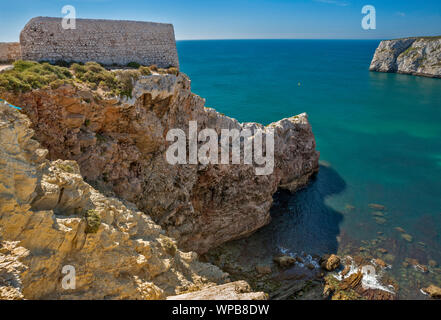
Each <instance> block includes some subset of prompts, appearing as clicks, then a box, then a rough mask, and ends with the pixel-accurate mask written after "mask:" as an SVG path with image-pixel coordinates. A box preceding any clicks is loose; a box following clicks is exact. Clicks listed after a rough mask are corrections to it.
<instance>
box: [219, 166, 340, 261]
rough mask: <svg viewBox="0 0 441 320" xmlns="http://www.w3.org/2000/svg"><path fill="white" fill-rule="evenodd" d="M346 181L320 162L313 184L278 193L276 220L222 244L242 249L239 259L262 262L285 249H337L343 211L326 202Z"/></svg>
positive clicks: (274, 209) (316, 251)
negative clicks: (294, 190)
mask: <svg viewBox="0 0 441 320" xmlns="http://www.w3.org/2000/svg"><path fill="white" fill-rule="evenodd" d="M345 188H346V183H345V182H344V180H343V179H342V178H341V177H340V175H339V174H338V173H337V172H336V171H335V170H334V169H332V168H330V167H326V166H320V170H319V172H318V174H317V175H316V176H315V177H314V178H313V179H312V180H311V182H310V184H309V185H308V186H307V187H305V188H304V189H302V190H299V191H298V192H296V193H294V194H293V193H290V192H287V191H279V192H277V193H276V194H275V195H274V204H273V206H272V208H271V216H272V221H271V222H270V224H268V225H267V226H265V227H263V228H261V229H260V230H258V231H257V232H255V233H254V234H252V235H251V236H249V237H247V238H244V239H239V240H234V241H231V242H229V243H227V244H224V245H222V246H221V247H223V248H224V249H227V250H239V252H240V253H239V252H238V253H239V255H238V256H237V259H238V262H239V263H244V264H250V263H251V264H253V263H256V264H259V263H265V262H269V261H271V260H272V257H274V256H276V255H280V254H282V253H292V254H294V253H297V254H300V253H302V252H304V253H307V254H311V255H314V254H315V255H322V254H325V253H335V252H337V249H338V242H337V236H338V235H339V233H340V227H339V225H340V223H341V222H342V220H343V215H342V214H341V213H339V212H337V211H335V210H333V209H332V208H330V207H329V206H327V205H326V198H327V197H329V196H332V195H336V194H338V193H340V192H342V191H343V190H344V189H345Z"/></svg>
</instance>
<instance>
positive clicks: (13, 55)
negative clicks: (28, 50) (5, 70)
mask: <svg viewBox="0 0 441 320" xmlns="http://www.w3.org/2000/svg"><path fill="white" fill-rule="evenodd" d="M18 59H21V49H20V43H18V42H0V63H10V62H12V61H15V60H18Z"/></svg>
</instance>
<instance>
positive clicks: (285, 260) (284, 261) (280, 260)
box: [274, 256, 297, 268]
mask: <svg viewBox="0 0 441 320" xmlns="http://www.w3.org/2000/svg"><path fill="white" fill-rule="evenodd" d="M296 261H297V259H296V258H293V257H290V256H281V257H276V258H274V262H275V263H277V264H278V265H279V266H280V267H282V268H288V267H290V266H292V265H294V264H295V263H296Z"/></svg>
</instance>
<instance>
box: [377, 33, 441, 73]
mask: <svg viewBox="0 0 441 320" xmlns="http://www.w3.org/2000/svg"><path fill="white" fill-rule="evenodd" d="M369 69H370V70H371V71H380V72H397V73H405V74H412V75H418V76H426V77H434V78H441V37H421V38H406V39H397V40H387V41H381V43H380V45H379V46H378V48H377V50H376V51H375V55H374V58H373V59H372V62H371V65H370V68H369Z"/></svg>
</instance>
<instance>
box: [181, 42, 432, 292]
mask: <svg viewBox="0 0 441 320" xmlns="http://www.w3.org/2000/svg"><path fill="white" fill-rule="evenodd" d="M378 43H379V41H356V40H354V41H352V40H351V41H349V40H347V41H339V40H243V41H242V40H232V41H180V42H178V52H179V57H180V61H181V69H182V71H183V72H185V73H187V74H188V75H189V76H190V78H191V80H192V89H193V92H195V93H197V94H199V95H200V96H202V97H204V98H206V100H207V103H206V105H207V106H209V107H213V108H215V109H216V110H218V111H219V112H222V113H225V114H226V115H228V116H230V117H233V118H236V119H238V120H239V121H257V122H261V123H263V124H268V123H271V122H273V121H277V120H279V119H282V118H284V117H289V116H292V115H296V114H299V113H302V112H307V113H308V115H309V120H310V122H311V124H312V128H313V131H314V134H315V136H316V140H317V148H318V150H319V151H320V152H321V160H322V161H323V162H322V163H323V165H322V166H321V169H320V173H319V174H318V176H317V178H316V179H315V180H314V181H313V182H312V183H311V185H310V186H309V187H308V188H306V189H304V190H302V191H301V192H299V193H297V194H296V195H287V194H281V195H278V196H277V197H276V201H275V204H274V206H273V209H272V215H273V221H272V223H271V224H270V225H269V226H267V227H265V228H263V229H262V230H260V231H258V232H257V233H256V234H254V235H253V236H252V237H251V238H249V239H247V241H246V242H243V243H242V245H243V246H244V248H246V245H248V244H249V243H250V242H253V241H254V242H255V243H259V244H260V245H261V247H262V253H265V254H272V253H274V252H275V251H277V250H280V249H281V248H283V249H284V250H288V251H290V252H301V251H305V252H308V253H310V254H323V253H329V252H338V253H340V254H351V255H357V254H360V253H361V254H363V255H368V256H372V257H374V258H376V257H380V258H382V259H383V260H385V261H386V262H387V263H389V264H391V265H392V268H391V269H390V271H389V272H390V273H391V275H392V276H393V277H394V278H395V279H396V280H397V281H398V282H399V284H400V291H399V296H400V298H423V297H424V296H423V295H422V294H421V293H420V292H419V288H421V287H423V286H427V285H428V284H430V283H433V284H436V285H438V286H441V270H440V269H439V266H435V265H434V262H436V263H437V264H440V263H441V237H440V232H441V80H440V79H429V78H422V77H415V76H408V75H398V74H383V73H372V72H369V71H368V68H369V64H370V61H371V59H372V56H373V54H374V52H375V49H376V47H377V45H378ZM371 203H377V204H381V205H384V206H385V207H386V210H385V211H384V213H378V212H377V213H375V211H378V210H375V209H372V208H370V207H369V204H371ZM396 227H400V228H402V229H403V230H404V233H403V230H401V231H397V230H396V229H395V228H396ZM403 234H407V235H410V236H411V238H412V239H409V237H407V238H408V239H407V240H406V239H404V237H403ZM409 240H411V241H409ZM360 247H361V248H360ZM379 248H382V249H385V250H381V252H380V251H378V249H379ZM385 251H387V252H385ZM406 258H411V259H416V260H418V262H419V264H422V265H426V266H427V265H429V264H430V265H431V266H430V267H429V272H426V273H423V272H421V271H418V270H416V269H414V268H412V267H411V266H408V267H406V266H403V265H402V263H403V261H405V259H406ZM431 260H432V261H431Z"/></svg>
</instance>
